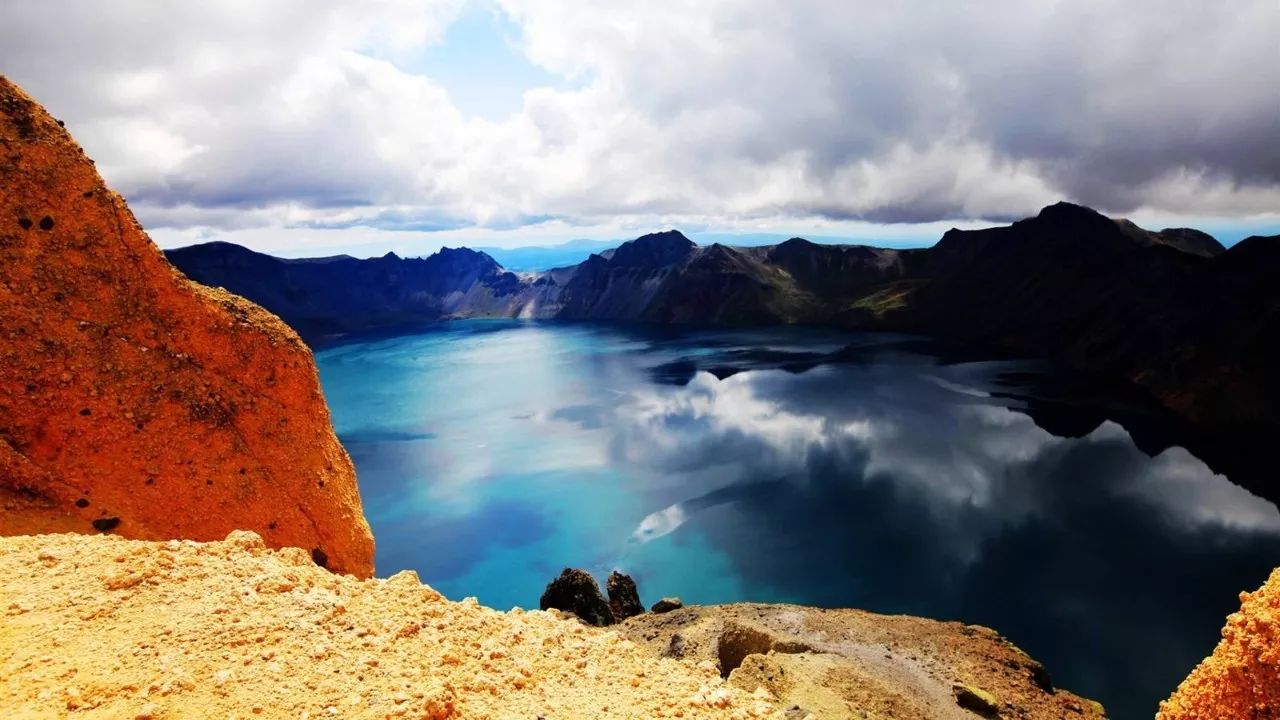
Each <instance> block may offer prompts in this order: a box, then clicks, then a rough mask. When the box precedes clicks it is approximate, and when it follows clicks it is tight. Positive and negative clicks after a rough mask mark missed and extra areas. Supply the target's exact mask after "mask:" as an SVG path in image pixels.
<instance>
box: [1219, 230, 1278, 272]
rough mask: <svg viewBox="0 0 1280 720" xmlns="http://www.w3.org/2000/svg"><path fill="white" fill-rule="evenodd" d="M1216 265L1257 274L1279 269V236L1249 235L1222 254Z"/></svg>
mask: <svg viewBox="0 0 1280 720" xmlns="http://www.w3.org/2000/svg"><path fill="white" fill-rule="evenodd" d="M1218 265H1219V267H1225V268H1230V269H1233V270H1253V271H1258V272H1262V271H1265V270H1267V269H1271V268H1280V235H1251V236H1249V237H1247V238H1245V239H1243V240H1241V241H1240V242H1238V243H1236V244H1235V245H1232V246H1231V248H1230V249H1229V250H1227V251H1226V252H1224V253H1222V257H1221V258H1219V259H1218Z"/></svg>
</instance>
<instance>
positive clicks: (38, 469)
mask: <svg viewBox="0 0 1280 720" xmlns="http://www.w3.org/2000/svg"><path fill="white" fill-rule="evenodd" d="M0 188H3V190H2V191H0V317H3V318H4V322H3V323H2V324H0V535H17V534H29V533H37V532H80V533H94V532H104V533H113V534H117V535H121V536H124V537H128V538H141V539H157V540H159V539H170V538H185V539H192V540H215V539H220V538H223V537H225V536H226V535H227V533H228V532H230V531H232V530H238V529H247V530H255V531H257V532H258V533H260V534H261V535H262V536H263V538H265V540H266V542H267V544H268V545H270V546H272V547H285V546H293V547H301V548H305V549H306V550H307V551H309V553H310V554H311V555H312V556H313V557H315V558H316V559H317V560H319V559H323V561H324V563H325V564H327V565H328V567H329V569H331V570H334V571H337V572H343V573H353V574H356V575H360V576H369V575H370V574H371V573H372V571H373V538H372V536H371V534H370V532H369V527H368V524H367V523H366V522H365V519H364V514H363V511H362V509H361V504H360V496H359V494H358V491H357V488H356V482H355V471H354V469H353V467H352V465H351V460H350V459H349V458H348V457H347V454H346V452H345V451H344V450H343V448H342V445H341V444H339V442H338V439H337V437H336V436H335V435H334V432H333V427H332V425H331V424H330V421H329V411H328V408H327V406H326V405H325V401H324V397H323V395H322V394H321V391H320V383H319V378H318V376H317V374H316V369H315V364H314V363H313V361H312V357H311V353H310V351H309V350H308V349H307V347H306V345H304V344H303V343H302V341H301V340H299V338H298V336H297V334H296V333H294V331H293V330H291V329H289V328H288V327H287V326H286V325H285V324H284V323H283V322H281V321H280V320H279V319H278V318H276V317H275V316H273V315H271V314H270V313H268V312H266V311H265V310H263V309H262V308H260V307H258V306H257V305H254V304H253V303H251V302H249V301H247V300H244V299H242V298H240V297H237V296H235V295H231V294H230V293H227V292H225V291H222V290H219V289H215V288H208V287H204V286H202V285H197V284H196V283H193V282H190V281H188V280H187V279H186V278H184V277H183V276H182V275H181V274H179V273H178V272H177V271H176V270H174V269H173V267H172V266H170V265H169V263H168V262H166V261H165V259H164V256H163V255H161V253H160V251H159V250H158V249H157V248H156V246H155V245H153V244H152V243H151V240H150V239H149V238H148V237H147V235H146V234H145V233H144V232H143V231H142V228H141V227H139V225H138V223H137V221H136V220H135V219H134V217H133V215H132V213H130V212H129V208H128V207H127V206H126V205H125V202H124V200H123V199H122V198H121V197H120V196H119V195H117V194H115V193H113V192H112V191H111V190H109V189H108V188H107V187H106V185H104V184H103V181H102V178H101V177H99V175H98V173H97V170H96V169H95V168H94V165H93V161H92V160H90V159H89V158H88V157H86V156H85V154H84V151H83V150H81V149H80V147H79V146H78V145H77V144H76V143H75V141H74V140H72V138H71V135H70V134H68V133H67V131H66V130H65V129H64V128H63V127H62V126H61V124H60V123H58V122H57V121H56V120H54V119H53V118H52V117H50V115H49V113H47V112H46V111H45V110H44V108H42V107H40V106H39V105H38V104H37V103H36V102H35V101H34V100H32V99H31V98H29V97H28V96H27V95H26V94H25V93H23V92H22V90H20V89H19V88H18V87H17V86H15V85H14V84H13V83H11V82H9V81H8V80H7V79H5V78H3V77H0Z"/></svg>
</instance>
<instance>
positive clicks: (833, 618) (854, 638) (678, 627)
mask: <svg viewBox="0 0 1280 720" xmlns="http://www.w3.org/2000/svg"><path fill="white" fill-rule="evenodd" d="M617 630H618V632H621V633H622V634H623V635H625V636H626V637H628V638H630V639H631V640H633V641H634V642H636V643H639V644H643V645H646V646H648V647H649V648H650V650H651V651H652V652H654V653H656V654H658V655H659V656H662V657H672V658H681V659H683V660H685V661H687V662H694V663H700V662H704V661H705V662H710V663H714V664H715V666H716V668H717V669H718V670H719V671H720V674H721V675H722V676H723V677H725V678H726V679H727V682H728V683H729V684H730V685H732V686H735V687H737V688H739V689H741V690H744V691H748V692H759V691H760V689H761V688H763V690H764V692H765V693H767V694H768V695H769V696H771V697H773V698H776V699H777V701H778V704H779V705H780V706H781V707H783V708H786V709H787V710H786V713H787V717H788V718H796V719H797V720H798V719H800V718H805V717H809V716H812V717H814V718H847V717H853V718H863V717H871V718H913V719H914V720H964V718H971V719H972V720H978V718H979V717H982V716H983V715H984V714H985V715H987V716H989V717H1001V718H1018V719H1019V720H1063V718H1072V719H1073V720H1103V718H1105V717H1106V714H1105V712H1104V710H1103V708H1102V707H1101V706H1100V705H1098V704H1097V703H1094V702H1091V701H1089V700H1086V699H1084V698H1081V697H1078V696H1076V695H1074V694H1072V693H1071V692H1069V691H1067V690H1062V689H1056V690H1055V689H1048V690H1046V689H1045V684H1046V683H1045V682H1044V680H1043V678H1041V677H1038V674H1043V672H1044V671H1043V667H1042V666H1041V665H1040V664H1039V663H1037V662H1036V661H1035V660H1032V659H1031V658H1030V657H1028V656H1027V655H1026V654H1025V653H1023V652H1022V651H1021V650H1019V649H1018V648H1017V647H1015V646H1014V645H1013V644H1012V643H1010V642H1009V641H1008V640H1006V639H1004V638H1003V637H1001V636H1000V635H998V634H997V633H996V632H995V631H993V630H989V629H987V628H983V627H979V626H976V625H963V624H961V623H955V622H938V621H936V620H926V619H924V618H916V617H909V616H905V615H877V614H874V613H869V612H863V611H860V610H833V609H821V608H809V607H801V606H797V605H759V604H754V603H739V604H734V605H710V606H691V607H687V608H684V609H682V610H680V611H678V612H671V613H666V614H653V613H646V614H644V615H640V616H638V617H633V618H630V619H628V620H627V621H626V622H623V623H620V624H619V625H618V626H617ZM993 708H994V709H993ZM1206 717H1208V716H1206ZM1224 717H1225V716H1224Z"/></svg>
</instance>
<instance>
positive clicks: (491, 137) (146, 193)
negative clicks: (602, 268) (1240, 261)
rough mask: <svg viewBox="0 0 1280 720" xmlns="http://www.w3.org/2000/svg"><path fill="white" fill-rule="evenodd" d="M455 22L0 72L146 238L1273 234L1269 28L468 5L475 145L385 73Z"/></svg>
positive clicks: (444, 96)
mask: <svg viewBox="0 0 1280 720" xmlns="http://www.w3.org/2000/svg"><path fill="white" fill-rule="evenodd" d="M465 4H466V3H465V2H463V1H462V0H457V1H454V0H449V1H447V2H430V1H428V2H407V1H400V0H386V1H385V2H379V3H376V4H367V3H361V4H358V5H357V4H355V3H349V4H343V3H338V2H305V3H304V2H299V1H291V2H272V3H226V2H197V1H193V2H186V3H181V4H178V5H173V4H161V3H151V2H143V1H141V0H135V1H133V2H121V3H106V4H102V3H99V4H86V3H80V2H71V1H70V0H45V1H42V2H39V3H36V2H25V1H24V0H0V17H2V18H3V22H0V71H2V72H4V73H6V74H7V75H9V76H10V77H12V78H13V79H14V80H15V81H17V82H18V83H20V84H22V85H24V86H25V87H26V88H27V89H28V90H29V91H30V92H32V93H33V94H34V95H36V97H37V98H38V99H40V100H41V101H42V102H44V103H45V104H46V105H47V106H49V107H50V109H51V110H52V111H53V112H54V114H55V115H58V116H59V117H62V118H64V119H65V120H67V122H68V124H69V126H70V127H71V128H72V130H73V132H75V134H76V135H77V137H78V138H80V140H81V141H82V142H83V143H84V144H85V145H86V147H87V149H88V151H89V152H90V153H91V154H92V155H94V156H95V157H96V158H97V159H98V161H99V166H100V167H101V168H102V169H103V172H104V173H105V174H106V175H107V179H108V180H109V181H110V182H112V183H114V184H115V185H117V186H118V187H119V189H121V190H122V191H123V192H124V193H125V194H126V196H128V197H129V198H130V199H131V200H132V201H133V202H134V204H135V207H137V208H138V210H139V212H140V214H141V215H142V216H143V219H144V221H146V222H148V223H149V224H152V225H153V226H156V225H158V226H160V227H164V226H166V225H172V226H175V227H183V226H207V227H214V228H234V227H241V226H243V224H244V223H246V222H250V223H259V224H262V225H278V226H282V227H289V226H292V227H298V226H311V227H315V226H320V227H350V226H359V225H361V224H364V225H367V226H369V227H379V226H380V223H381V222H382V220H383V219H385V218H388V217H394V218H396V222H397V223H398V224H399V227H389V229H401V228H433V227H443V226H447V227H457V226H459V225H460V224H461V225H466V224H473V225H478V226H484V227H503V228H510V227H519V226H520V225H521V224H524V223H526V222H536V221H538V220H539V219H543V218H548V217H555V218H564V219H566V220H567V221H568V222H571V223H579V224H583V225H590V224H592V223H599V222H604V221H605V220H607V219H610V218H616V217H631V218H635V219H636V222H638V223H645V222H688V223H690V224H693V223H704V224H705V223H714V222H716V220H717V219H724V218H734V219H742V218H825V219H831V220H849V219H852V220H865V221H871V222H884V223H894V222H931V221H939V220H952V219H965V218H981V219H1006V218H1010V217H1017V216H1021V215H1024V214H1027V213H1030V212H1032V211H1034V210H1035V209H1036V208H1038V207H1039V206H1041V205H1043V204H1046V203H1049V202H1052V201H1054V200H1057V199H1059V198H1068V199H1072V200H1076V201H1079V202H1083V203H1087V204H1090V205H1093V206H1096V207H1099V208H1100V209H1103V210H1105V211H1110V212H1114V213H1128V212H1132V211H1137V210H1144V209H1145V210H1153V211H1159V212H1167V213H1176V214H1183V215H1213V216H1221V217H1243V216H1248V215H1253V214H1260V213H1274V212H1275V211H1276V210H1277V209H1280V90H1278V88H1280V54H1278V53H1277V51H1276V49H1275V42H1274V40H1275V38H1276V37H1280V6H1277V5H1276V3H1275V2H1274V0H1240V2H1236V3H1232V4H1230V5H1229V6H1224V5H1223V4H1222V3H1218V2H1209V1H1207V0H1197V1H1192V0H1181V1H1178V0H1175V1H1172V2H1165V3H1131V2H1100V1H1094V2H1088V1H1084V2H1072V3H1061V2H992V3H985V4H983V5H982V8H981V10H980V11H979V10H977V9H976V7H975V6H974V5H972V4H963V6H962V4H958V3H952V4H944V3H936V2H926V1H925V0H911V1H908V2H900V3H880V2H849V1H847V0H838V1H837V0H790V1H786V2H783V1H782V0H737V1H715V2H705V3H687V2H675V1H674V0H657V1H655V2H648V3H635V2H625V3H624V2H613V1H610V0H606V1H602V2H593V3H589V4H584V3H580V2H569V1H568V0H496V1H495V2H492V3H485V4H484V8H486V11H488V12H494V13H504V14H506V15H507V16H508V17H509V18H510V19H511V20H512V21H513V22H515V23H516V24H517V25H518V27H519V28H520V29H521V37H520V38H519V39H518V40H519V43H520V46H521V50H522V52H523V53H524V55H525V56H526V57H527V58H528V59H529V61H530V62H532V63H534V64H536V65H538V66H540V67H541V68H543V69H545V70H547V71H549V72H551V73H552V74H554V75H557V76H560V77H563V78H564V82H562V83H560V84H559V85H558V86H557V87H542V88H531V89H529V90H528V91H527V92H526V93H525V95H524V100H523V104H522V106H521V107H520V109H519V110H518V111H516V112H515V113H513V114H512V115H511V116H510V117H508V118H507V119H506V120H504V121H501V122H493V121H489V120H481V119H476V118H469V117H467V116H466V115H465V114H464V113H462V112H461V111H459V109H458V108H457V107H456V106H455V104H454V102H453V101H452V99H451V98H450V95H449V93H448V90H447V89H446V88H445V87H444V86H443V85H441V84H439V83H437V82H436V81H434V80H433V79H432V78H431V77H429V76H426V75H422V74H418V73H416V72H415V71H414V70H413V68H414V67H416V66H417V65H418V64H417V63H415V58H418V57H421V54H422V53H423V52H424V51H425V50H426V49H428V48H430V47H432V46H433V45H434V44H437V43H439V42H440V41H441V38H442V37H443V36H444V33H445V30H446V29H447V27H448V26H449V23H450V22H451V21H452V20H453V19H454V18H455V17H456V16H457V15H458V13H459V12H461V11H462V10H463V8H464V5H465ZM231 210H234V211H238V212H229V211H231ZM241 213H245V215H241ZM442 218H444V219H447V221H445V222H442Z"/></svg>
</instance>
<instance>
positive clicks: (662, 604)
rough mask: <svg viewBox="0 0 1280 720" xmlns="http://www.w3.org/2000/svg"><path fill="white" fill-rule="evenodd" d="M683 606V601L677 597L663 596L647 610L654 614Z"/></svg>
mask: <svg viewBox="0 0 1280 720" xmlns="http://www.w3.org/2000/svg"><path fill="white" fill-rule="evenodd" d="M682 607H684V602H683V601H682V600H681V599H680V598H678V597H664V598H662V599H661V600H659V601H658V602H656V603H654V604H653V607H651V608H649V611H650V612H652V613H655V614H662V613H669V612H671V611H672V610H679V609H680V608H682Z"/></svg>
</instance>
